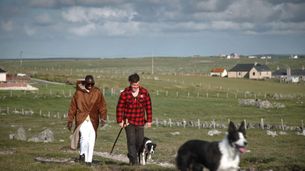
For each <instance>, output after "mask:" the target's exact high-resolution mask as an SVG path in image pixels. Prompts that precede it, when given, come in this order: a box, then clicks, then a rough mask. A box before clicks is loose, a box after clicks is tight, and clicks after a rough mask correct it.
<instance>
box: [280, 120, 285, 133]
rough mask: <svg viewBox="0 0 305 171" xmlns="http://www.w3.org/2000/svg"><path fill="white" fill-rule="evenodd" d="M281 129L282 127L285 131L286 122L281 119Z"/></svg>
mask: <svg viewBox="0 0 305 171" xmlns="http://www.w3.org/2000/svg"><path fill="white" fill-rule="evenodd" d="M281 127H282V130H283V131H285V129H284V121H283V119H282V118H281Z"/></svg>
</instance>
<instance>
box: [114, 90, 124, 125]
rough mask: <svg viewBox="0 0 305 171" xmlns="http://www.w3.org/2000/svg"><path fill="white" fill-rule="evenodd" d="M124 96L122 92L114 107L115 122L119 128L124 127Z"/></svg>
mask: <svg viewBox="0 0 305 171" xmlns="http://www.w3.org/2000/svg"><path fill="white" fill-rule="evenodd" d="M125 103H126V96H125V95H124V93H123V92H122V93H121V94H120V98H119V101H118V104H117V107H116V120H117V123H119V125H120V127H124V110H125Z"/></svg>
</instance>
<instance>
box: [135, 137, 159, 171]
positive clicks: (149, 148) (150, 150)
mask: <svg viewBox="0 0 305 171" xmlns="http://www.w3.org/2000/svg"><path fill="white" fill-rule="evenodd" d="M156 147H157V144H155V143H153V142H152V140H151V139H149V138H147V137H144V141H143V145H142V148H141V150H140V152H139V160H140V164H141V165H145V164H146V163H147V160H151V155H152V154H154V152H155V149H156Z"/></svg>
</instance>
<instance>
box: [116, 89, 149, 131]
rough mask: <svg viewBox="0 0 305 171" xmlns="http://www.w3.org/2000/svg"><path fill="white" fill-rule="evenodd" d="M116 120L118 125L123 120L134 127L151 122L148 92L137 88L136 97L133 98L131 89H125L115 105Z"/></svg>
mask: <svg viewBox="0 0 305 171" xmlns="http://www.w3.org/2000/svg"><path fill="white" fill-rule="evenodd" d="M145 114H146V118H145ZM116 118H117V122H118V123H121V122H122V120H123V119H128V123H130V124H133V125H136V126H143V125H144V124H145V122H152V108H151V100H150V96H149V93H148V91H147V90H146V89H145V88H143V87H139V94H138V96H137V97H133V95H132V90H131V87H127V88H125V90H124V91H123V92H122V93H121V95H120V98H119V101H118V104H117V108H116Z"/></svg>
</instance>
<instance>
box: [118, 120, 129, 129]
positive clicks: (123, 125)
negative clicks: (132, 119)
mask: <svg viewBox="0 0 305 171" xmlns="http://www.w3.org/2000/svg"><path fill="white" fill-rule="evenodd" d="M128 125H129V123H128V119H126V121H125V122H124V121H122V122H121V123H119V126H120V127H121V128H125V127H126V126H128Z"/></svg>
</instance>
